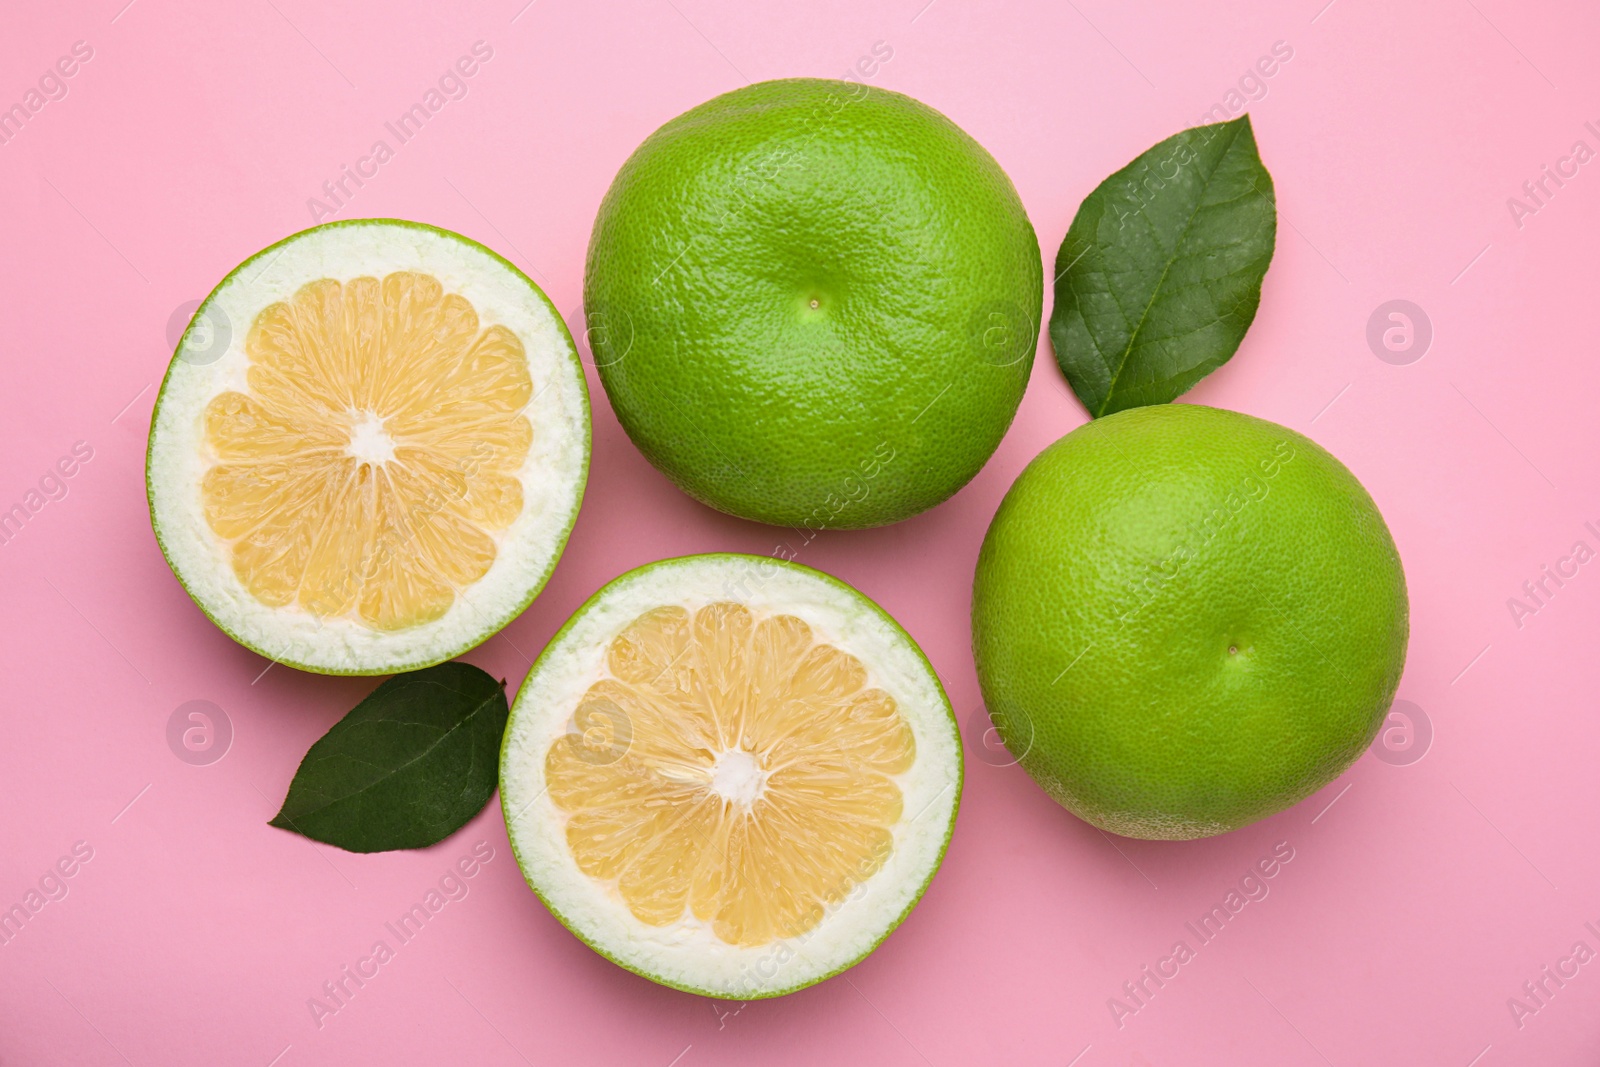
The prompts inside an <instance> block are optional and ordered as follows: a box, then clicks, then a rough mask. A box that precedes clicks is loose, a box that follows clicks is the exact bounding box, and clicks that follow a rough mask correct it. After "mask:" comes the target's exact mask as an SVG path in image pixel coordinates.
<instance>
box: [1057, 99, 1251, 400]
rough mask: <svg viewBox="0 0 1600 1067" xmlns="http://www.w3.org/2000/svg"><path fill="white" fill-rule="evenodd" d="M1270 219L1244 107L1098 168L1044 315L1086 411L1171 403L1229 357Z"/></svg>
mask: <svg viewBox="0 0 1600 1067" xmlns="http://www.w3.org/2000/svg"><path fill="white" fill-rule="evenodd" d="M1277 230H1278V211H1277V205H1276V201H1275V199H1274V197H1273V192H1272V175H1270V174H1268V173H1267V168H1266V167H1264V166H1262V165H1261V157H1260V155H1258V154H1257V152H1256V138H1255V133H1254V131H1252V130H1251V128H1250V116H1249V115H1241V116H1240V117H1239V118H1237V119H1234V120H1233V121H1232V122H1222V123H1217V124H1216V125H1214V126H1197V127H1195V128H1194V129H1191V130H1184V131H1183V132H1182V133H1180V134H1177V135H1176V136H1173V137H1169V138H1167V139H1166V140H1165V141H1162V142H1161V143H1160V144H1158V145H1156V146H1155V147H1154V148H1152V149H1150V150H1149V151H1147V152H1145V153H1144V154H1143V155H1141V156H1140V157H1139V158H1138V159H1135V160H1134V161H1133V162H1132V163H1129V164H1128V165H1127V166H1126V167H1123V168H1122V169H1121V170H1119V171H1117V172H1116V173H1115V174H1113V175H1112V176H1111V177H1109V178H1107V179H1106V180H1105V181H1103V182H1101V183H1100V186H1099V188H1097V189H1095V191H1094V192H1092V193H1090V194H1089V196H1088V198H1087V199H1086V200H1084V202H1083V205H1082V206H1081V207H1079V208H1078V214H1077V217H1076V218H1074V219H1073V220H1072V227H1071V228H1070V229H1069V230H1068V231H1067V236H1066V239H1065V240H1064V241H1062V242H1061V251H1060V252H1059V253H1058V254H1057V256H1056V300H1055V310H1054V311H1053V312H1052V313H1051V315H1050V342H1051V345H1052V346H1053V347H1054V348H1055V353H1056V362H1057V363H1059V364H1061V372H1062V373H1063V374H1065V375H1066V376H1067V381H1068V382H1070V383H1071V384H1072V391H1073V392H1074V393H1077V394H1078V399H1079V400H1081V401H1083V405H1084V407H1086V408H1088V409H1089V414H1090V415H1093V416H1095V417H1097V418H1098V417H1099V416H1101V415H1109V414H1111V413H1112V412H1114V411H1121V410H1122V409H1124V408H1132V407H1139V406H1140V405H1143V404H1164V403H1167V402H1168V401H1171V400H1174V399H1176V398H1177V397H1178V396H1180V395H1181V394H1182V393H1184V392H1185V391H1186V390H1187V389H1189V388H1190V387H1191V386H1193V385H1194V383H1196V382H1198V381H1199V380H1200V379H1201V378H1204V377H1205V376H1206V375H1207V374H1210V373H1211V372H1212V371H1214V370H1216V369H1217V368H1218V367H1220V366H1222V364H1223V363H1225V362H1227V360H1228V358H1229V357H1230V356H1232V355H1233V353H1234V352H1235V351H1236V350H1237V349H1238V347H1239V342H1240V341H1241V340H1243V339H1244V334H1245V331H1246V330H1248V329H1249V328H1250V323H1251V321H1252V320H1253V319H1254V318H1255V317H1256V305H1257V304H1259V303H1260V302H1261V279H1262V278H1263V277H1264V276H1265V275H1266V273H1267V265H1268V264H1269V263H1271V262H1272V249H1273V243H1274V240H1275V238H1276V236H1277Z"/></svg>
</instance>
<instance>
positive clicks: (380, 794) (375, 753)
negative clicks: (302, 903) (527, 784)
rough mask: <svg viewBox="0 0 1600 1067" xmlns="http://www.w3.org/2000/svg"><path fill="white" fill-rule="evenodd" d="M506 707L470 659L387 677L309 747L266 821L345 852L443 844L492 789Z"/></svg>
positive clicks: (499, 689) (500, 685) (500, 691)
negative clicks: (279, 805)
mask: <svg viewBox="0 0 1600 1067" xmlns="http://www.w3.org/2000/svg"><path fill="white" fill-rule="evenodd" d="M506 711H507V709H506V692H505V683H504V682H497V681H495V680H494V679H493V678H492V677H490V676H489V675H488V674H485V673H484V672H483V671H481V670H479V669H478V668H476V667H474V666H472V665H471V664H467V663H441V664H439V665H438V666H435V667H428V668H426V669H424V670H420V671H412V672H410V673H409V674H399V675H396V676H395V677H393V678H390V679H388V680H387V681H385V682H384V683H383V684H382V685H380V686H378V688H376V689H374V690H373V691H372V693H371V694H370V695H368V696H367V698H366V699H365V700H363V701H362V702H361V703H359V704H357V705H356V706H355V707H354V708H353V709H351V711H350V714H348V715H346V716H345V717H344V718H342V719H340V720H339V721H338V722H337V723H335V724H334V726H333V729H331V730H329V731H328V732H327V733H326V734H325V735H323V737H322V738H321V739H320V740H319V741H318V742H317V743H316V744H314V745H312V746H311V751H309V752H307V753H306V758H305V759H303V760H301V761H300V769H299V770H298V771H296V772H295V776H294V781H293V782H291V783H290V784H289V795H288V797H287V798H285V800H284V802H283V809H282V810H281V811H279V812H278V814H277V816H276V817H274V818H273V820H272V823H271V825H273V826H276V827H279V828H280V829H284V830H292V831H294V832H295V833H297V834H302V835H304V836H305V837H309V838H312V839H314V840H317V841H325V842H327V843H328V844H330V845H338V846H339V847H340V848H343V849H348V850H349V851H351V852H387V851H388V850H390V849H396V848H423V847H425V846H427V845H432V844H434V843H436V842H439V841H442V840H444V839H445V838H446V837H449V836H450V835H451V834H453V833H455V832H456V831H457V830H459V829H461V827H462V826H464V825H465V824H466V822H467V820H469V819H471V818H472V817H473V816H474V815H476V814H478V812H480V811H482V810H483V806H484V805H485V804H486V803H488V802H489V797H490V796H492V795H493V794H494V788H495V784H496V781H497V779H498V774H499V757H500V738H501V736H502V735H503V734H504V733H505V728H506Z"/></svg>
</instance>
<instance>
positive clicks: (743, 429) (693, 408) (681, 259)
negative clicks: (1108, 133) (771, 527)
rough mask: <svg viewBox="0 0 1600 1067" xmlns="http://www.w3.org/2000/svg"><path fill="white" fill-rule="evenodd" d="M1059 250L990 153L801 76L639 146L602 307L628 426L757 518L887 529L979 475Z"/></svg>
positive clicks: (620, 184)
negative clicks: (1047, 245) (1046, 267)
mask: <svg viewBox="0 0 1600 1067" xmlns="http://www.w3.org/2000/svg"><path fill="white" fill-rule="evenodd" d="M1042 293H1043V278H1042V267H1041V262H1040V257H1039V246H1038V242H1037V241H1036V239H1035V237H1034V233H1033V227H1032V226H1031V225H1030V224H1029V222H1028V216H1027V214H1026V212H1024V210H1023V207H1022V202H1021V201H1020V200H1019V199H1018V197H1017V193H1016V190H1015V189H1014V188H1013V187H1012V185H1011V182H1010V180H1009V179H1008V178H1007V177H1006V175H1005V172H1004V171H1002V170H1001V169H1000V166H999V164H997V163H996V162H995V161H994V159H993V157H991V156H990V155H989V154H988V153H987V152H985V151H984V150H983V148H982V147H981V146H980V145H979V144H978V143H977V142H976V141H974V140H973V139H972V138H971V137H969V136H967V134H965V133H963V132H962V131H961V130H960V129H959V128H958V127H957V126H956V125H955V124H954V123H952V122H951V121H950V120H949V119H947V118H945V117H944V116H943V115H941V114H939V113H938V112H937V111H934V110H933V109H932V108H930V107H927V106H926V105H924V104H920V103H918V102H917V101H915V100H912V99H911V98H909V97H906V96H901V95H900V94H898V93H892V92H887V91H885V90H882V89H874V88H869V87H867V86H864V85H850V84H847V83H844V82H835V81H824V80H818V79H810V78H798V79H792V80H787V81H772V82H762V83H759V84H756V85H752V86H749V87H747V88H744V89H740V90H737V91H735V92H731V93H728V94H726V95H724V96H719V97H717V98H716V99H714V100H711V101H708V102H707V103H704V104H702V105H700V106H699V107H697V108H694V109H693V110H691V111H689V112H687V113H685V114H683V115H680V116H678V117H677V118H675V119H673V120H672V121H671V122H668V123H667V124H666V125H665V126H663V127H661V128H660V129H659V130H657V131H656V132H655V133H653V134H651V135H650V137H649V138H648V139H647V140H646V141H645V142H644V143H643V144H642V145H640V146H639V148H638V149H637V150H635V152H634V153H633V155H632V156H631V157H629V159H628V161H627V162H626V163H625V164H624V165H623V167H622V170H621V171H620V172H619V173H618V174H617V177H616V180H615V181H614V182H613V183H612V185H611V189H610V191H609V192H607V193H606V196H605V200H604V202H603V203H602V204H601V205H600V212H599V215H598V217H597V218H596V219H595V224H594V232H593V235H592V236H591V238H590V241H589V257H588V265H587V269H586V274H585V278H584V309H585V315H586V318H587V323H586V325H587V327H588V337H589V340H590V343H591V345H592V347H593V350H594V361H595V364H596V366H597V368H598V370H599V373H600V380H601V382H602V383H603V384H604V386H605V390H606V393H607V395H608V396H609V397H610V398H611V405H612V407H613V408H614V409H615V410H616V413H617V418H618V419H619V420H620V421H621V423H622V426H623V428H624V429H625V430H626V431H627V433H628V435H629V436H630V437H631V438H632V439H633V441H634V443H635V444H636V445H638V447H639V450H640V451H641V452H643V453H644V455H645V457H646V458H648V459H649V460H650V462H651V463H653V464H655V465H656V466H657V467H658V468H660V469H661V471H662V472H664V473H665V474H666V475H667V477H669V478H670V479H672V481H673V482H675V483H676V484H677V485H678V486H679V487H680V488H681V489H683V490H684V491H685V492H686V493H688V494H689V495H691V496H693V497H695V498H696V499H698V500H701V501H703V502H704V503H706V504H709V505H711V506H712V507H715V508H718V509H720V510H722V511H726V512H729V513H731V514H734V515H739V516H743V517H744V518H749V519H756V520H758V521H761V522H768V523H773V524H778V525H788V526H797V527H808V528H810V529H821V528H823V527H829V528H841V527H845V528H853V527H864V526H879V525H883V524H885V523H890V522H896V521H898V520H900V519H904V518H906V517H908V516H910V515H914V514H916V513H917V512H919V511H923V510H924V509H926V508H930V507H932V506H933V505H935V504H937V503H939V502H940V501H942V500H944V499H945V498H947V497H949V496H950V495H951V494H952V493H954V492H955V491H956V490H957V489H959V488H961V486H963V485H965V484H966V482H967V481H968V480H969V479H971V478H972V476H973V475H974V474H976V473H977V472H978V470H979V468H981V467H982V466H983V464H984V463H985V462H986V461H987V460H988V458H989V456H990V455H991V454H992V453H993V452H994V449H995V447H996V446H997V445H998V444H999V443H1000V438H1001V437H1002V436H1003V435H1004V434H1005V431H1006V428H1007V427H1008V426H1009V425H1010V423H1011V419H1012V416H1013V415H1015V413H1016V410H1017V404H1018V402H1019V401H1020V400H1021V398H1022V391H1023V388H1024V386H1026V384H1027V381H1028V371H1029V369H1030V368H1031V366H1032V365H1033V355H1034V349H1035V347H1036V344H1037V340H1038V327H1039V309H1040V301H1041V299H1042Z"/></svg>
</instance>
